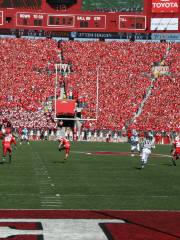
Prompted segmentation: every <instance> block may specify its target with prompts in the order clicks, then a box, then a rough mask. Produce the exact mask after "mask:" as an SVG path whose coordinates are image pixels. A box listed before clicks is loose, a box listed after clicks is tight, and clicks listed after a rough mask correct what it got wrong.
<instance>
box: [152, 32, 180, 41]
mask: <svg viewBox="0 0 180 240" xmlns="http://www.w3.org/2000/svg"><path fill="white" fill-rule="evenodd" d="M151 39H152V40H162V39H165V40H171V41H180V33H152V34H151Z"/></svg>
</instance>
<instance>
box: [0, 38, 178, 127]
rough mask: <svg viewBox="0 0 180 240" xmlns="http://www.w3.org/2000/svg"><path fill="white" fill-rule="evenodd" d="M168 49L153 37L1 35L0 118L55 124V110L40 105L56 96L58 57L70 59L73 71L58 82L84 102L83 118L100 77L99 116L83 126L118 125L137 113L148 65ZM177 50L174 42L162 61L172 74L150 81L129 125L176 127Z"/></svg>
mask: <svg viewBox="0 0 180 240" xmlns="http://www.w3.org/2000/svg"><path fill="white" fill-rule="evenodd" d="M167 48H168V44H167V43H153V42H146V43H144V42H134V43H133V42H101V41H98V42H79V41H66V42H61V43H60V44H59V45H58V44H57V42H56V41H55V40H53V39H37V40H30V39H18V38H13V39H0V66H1V72H0V83H1V89H2V91H1V93H0V109H1V116H0V120H1V121H2V120H3V119H4V118H7V119H10V120H11V121H12V124H13V126H15V127H25V126H26V127H28V128H36V129H37V128H38V129H42V128H46V127H48V128H49V129H52V128H55V127H56V124H55V122H54V120H53V117H54V112H53V110H46V111H45V110H44V109H45V107H44V106H45V104H46V101H47V99H48V98H49V97H50V96H53V95H54V79H55V72H54V64H55V63H57V62H62V63H68V64H71V73H69V74H66V75H64V76H62V74H61V75H60V76H59V83H60V84H61V83H62V81H63V82H64V84H65V89H66V93H67V97H69V95H71V98H72V95H73V98H74V99H76V101H77V102H78V103H80V102H81V101H82V102H81V107H82V112H81V114H82V118H95V117H96V110H97V105H96V97H97V96H96V93H97V89H96V88H97V85H96V84H97V80H98V81H99V100H98V120H97V121H92V122H90V124H89V125H87V124H88V123H89V122H85V124H86V125H85V126H86V127H87V126H88V127H91V128H92V129H101V130H102V129H111V130H121V129H122V128H123V127H125V126H126V125H127V123H129V122H130V120H131V119H132V118H133V117H134V115H135V114H136V113H137V111H138V109H139V106H140V104H141V102H142V101H143V100H144V98H145V96H146V94H147V91H148V89H149V87H150V86H151V84H152V76H151V67H152V65H153V63H154V62H158V61H160V60H161V59H163V58H164V56H165V54H166V52H167ZM59 52H61V54H59ZM178 52H179V45H178V44H172V46H171V49H170V51H169V53H168V55H167V56H166V59H165V62H166V64H167V65H170V71H171V73H172V74H173V75H170V76H161V77H159V78H157V79H156V81H154V85H153V88H152V89H151V95H150V96H149V98H147V100H146V102H145V104H144V106H143V109H142V113H141V114H140V116H139V117H137V119H136V122H135V123H134V124H135V125H133V126H131V125H130V127H136V128H140V129H141V130H145V129H154V130H157V129H158V130H160V129H161V130H162V129H163V130H167V127H168V130H169V129H171V130H177V129H178V127H179V111H178V106H179V105H180V104H179V100H178V95H177V89H178V86H179V83H178V76H177V73H178V68H179V66H180V65H179V62H178V61H179V60H178V58H177V54H178ZM62 53H63V56H62ZM72 92H73V94H72ZM82 99H83V100H82Z"/></svg>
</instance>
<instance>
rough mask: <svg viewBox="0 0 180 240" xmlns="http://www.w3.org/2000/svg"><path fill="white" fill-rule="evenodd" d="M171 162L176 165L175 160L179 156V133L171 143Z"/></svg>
mask: <svg viewBox="0 0 180 240" xmlns="http://www.w3.org/2000/svg"><path fill="white" fill-rule="evenodd" d="M171 153H172V163H173V165H174V166H176V160H177V159H179V157H180V133H179V134H178V135H177V137H176V138H175V140H174V141H173V143H172V150H171Z"/></svg>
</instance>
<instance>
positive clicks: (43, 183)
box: [32, 150, 62, 207]
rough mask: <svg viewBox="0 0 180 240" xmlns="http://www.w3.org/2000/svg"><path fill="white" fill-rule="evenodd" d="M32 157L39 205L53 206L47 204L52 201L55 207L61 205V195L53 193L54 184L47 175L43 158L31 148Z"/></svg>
mask: <svg viewBox="0 0 180 240" xmlns="http://www.w3.org/2000/svg"><path fill="white" fill-rule="evenodd" d="M32 157H33V163H34V172H35V175H36V178H37V182H38V184H39V199H40V204H41V206H45V207H48V206H53V205H49V203H51V202H52V203H53V204H54V206H56V207H61V206H62V201H61V196H60V194H58V195H55V193H54V191H55V190H53V189H54V187H55V184H54V182H53V181H52V179H51V177H50V176H49V175H48V170H47V168H46V165H45V163H44V161H43V159H42V158H41V157H40V155H39V154H38V152H33V150H32ZM52 190H53V191H52ZM50 194H51V195H55V196H52V197H54V198H51V200H50V199H49V200H48V199H47V197H49V195H50Z"/></svg>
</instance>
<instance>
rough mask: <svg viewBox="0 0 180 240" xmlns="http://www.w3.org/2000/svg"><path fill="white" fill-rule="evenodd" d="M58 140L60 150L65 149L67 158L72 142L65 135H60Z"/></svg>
mask: <svg viewBox="0 0 180 240" xmlns="http://www.w3.org/2000/svg"><path fill="white" fill-rule="evenodd" d="M58 141H59V151H61V150H62V149H64V150H65V158H64V160H67V159H68V156H69V153H70V147H71V145H70V142H69V140H68V139H66V138H64V137H60V138H59V139H58Z"/></svg>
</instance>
